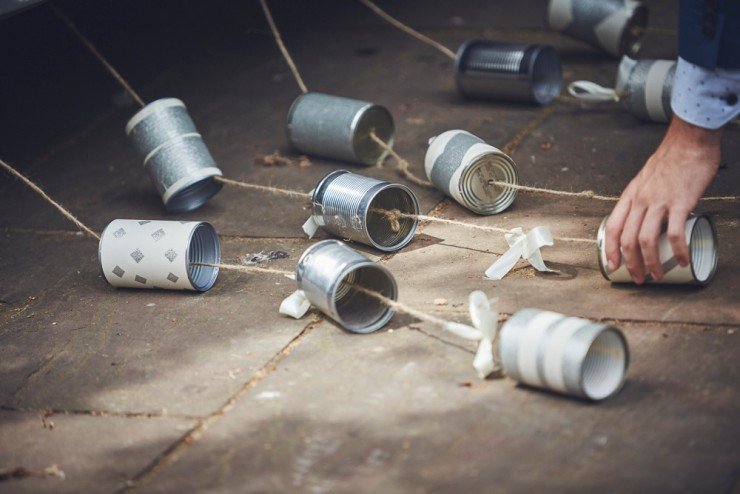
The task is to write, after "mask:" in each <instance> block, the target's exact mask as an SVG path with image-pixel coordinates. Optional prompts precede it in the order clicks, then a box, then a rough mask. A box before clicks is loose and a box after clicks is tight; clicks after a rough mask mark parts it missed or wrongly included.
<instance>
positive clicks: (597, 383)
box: [581, 329, 627, 400]
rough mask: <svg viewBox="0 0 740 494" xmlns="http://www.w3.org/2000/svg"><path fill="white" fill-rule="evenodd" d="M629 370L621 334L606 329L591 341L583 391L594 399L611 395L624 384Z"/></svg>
mask: <svg viewBox="0 0 740 494" xmlns="http://www.w3.org/2000/svg"><path fill="white" fill-rule="evenodd" d="M626 370H627V349H626V348H625V343H624V340H623V339H622V337H621V335H620V334H619V333H617V332H616V331H614V330H612V329H606V330H604V331H602V332H601V333H599V335H598V336H597V337H596V339H594V341H593V342H592V343H591V346H590V347H589V349H588V352H587V353H586V358H585V359H584V361H583V368H582V370H581V379H582V381H583V392H584V393H585V394H586V396H587V397H588V398H590V399H592V400H602V399H604V398H607V397H608V396H611V395H612V394H614V393H615V392H616V391H618V390H619V388H620V387H621V386H622V382H624V373H625V372H626Z"/></svg>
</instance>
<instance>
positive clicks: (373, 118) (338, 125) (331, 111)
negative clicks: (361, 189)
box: [286, 93, 395, 165]
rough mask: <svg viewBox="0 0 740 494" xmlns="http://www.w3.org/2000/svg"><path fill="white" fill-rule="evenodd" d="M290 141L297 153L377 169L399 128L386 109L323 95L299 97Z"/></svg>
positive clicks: (290, 116)
mask: <svg viewBox="0 0 740 494" xmlns="http://www.w3.org/2000/svg"><path fill="white" fill-rule="evenodd" d="M286 132H287V134H288V141H290V143H291V144H292V145H293V147H295V148H296V149H297V150H299V151H301V152H303V153H306V154H313V155H316V156H324V157H326V158H332V159H335V160H342V161H350V162H352V163H358V164H361V165H374V164H375V163H377V162H378V161H379V160H381V159H383V158H385V156H386V155H387V154H388V151H387V150H386V149H384V148H383V147H382V146H381V145H379V144H378V143H377V142H375V141H374V140H373V139H372V138H371V136H370V134H371V133H374V134H375V136H376V137H377V138H378V139H380V140H381V141H383V142H385V143H386V144H388V146H390V147H392V146H393V136H394V134H395V126H394V124H393V117H392V116H391V112H390V111H388V110H387V109H386V108H385V107H383V106H380V105H376V104H375V103H370V102H368V101H361V100H357V99H350V98H343V97H340V96H333V95H330V94H323V93H306V94H302V95H300V96H298V97H297V98H296V99H295V101H294V102H293V105H292V106H291V107H290V110H289V111H288V122H287V125H286Z"/></svg>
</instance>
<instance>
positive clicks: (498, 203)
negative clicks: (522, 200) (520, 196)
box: [424, 130, 519, 214]
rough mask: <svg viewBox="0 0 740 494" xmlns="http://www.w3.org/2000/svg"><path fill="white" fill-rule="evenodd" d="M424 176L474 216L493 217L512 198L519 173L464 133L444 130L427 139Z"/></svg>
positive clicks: (501, 156) (500, 154) (499, 153)
mask: <svg viewBox="0 0 740 494" xmlns="http://www.w3.org/2000/svg"><path fill="white" fill-rule="evenodd" d="M424 170H425V172H426V175H427V177H428V178H429V180H431V182H432V183H433V184H434V186H435V187H437V188H438V189H439V190H441V191H442V192H444V193H445V194H446V195H447V196H449V197H451V198H453V199H454V200H456V201H457V202H458V203H459V204H460V205H462V206H465V207H466V208H468V209H469V210H471V211H473V212H474V213H478V214H497V213H500V212H502V211H504V210H505V209H506V208H508V207H509V206H510V205H511V203H512V202H514V199H515V198H516V189H514V188H511V187H506V186H501V185H497V184H496V183H495V182H498V183H504V182H505V183H508V184H513V185H518V184H519V170H518V168H517V166H516V163H514V160H512V159H511V158H510V157H508V156H507V155H506V154H504V153H503V152H502V151H500V150H499V149H497V148H495V147H493V146H491V145H489V144H486V143H485V142H484V141H483V139H481V138H480V137H476V136H474V135H473V134H471V133H470V132H466V131H464V130H448V131H447V132H443V133H442V134H440V135H438V136H436V137H432V138H431V139H430V140H429V148H428V149H427V153H426V156H425V158H424Z"/></svg>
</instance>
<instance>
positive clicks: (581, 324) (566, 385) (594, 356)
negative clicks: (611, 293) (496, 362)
mask: <svg viewBox="0 0 740 494" xmlns="http://www.w3.org/2000/svg"><path fill="white" fill-rule="evenodd" d="M499 351H500V355H501V363H502V365H503V367H504V371H505V372H506V374H507V375H508V376H509V377H511V378H512V379H514V380H516V381H518V382H520V383H522V384H526V385H529V386H533V387H536V388H542V389H547V390H550V391H555V392H557V393H562V394H566V395H570V396H575V397H578V398H585V399H588V400H593V401H599V400H603V399H605V398H608V397H610V396H613V395H614V394H616V393H617V392H618V391H619V390H620V389H621V388H622V385H623V384H624V381H625V378H626V375H627V367H628V365H629V349H628V346H627V340H626V339H625V337H624V335H623V334H622V332H621V331H620V330H619V329H617V328H613V327H611V326H607V325H605V324H600V323H595V322H592V321H589V320H588V319H581V318H580V317H568V316H565V315H563V314H558V313H557V312H550V311H546V310H539V309H522V310H520V311H517V312H516V313H515V314H514V315H512V316H511V317H510V318H509V319H508V320H507V321H506V323H505V324H504V325H503V327H502V328H501V336H500V343H499Z"/></svg>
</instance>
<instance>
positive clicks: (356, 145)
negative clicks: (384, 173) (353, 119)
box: [352, 105, 395, 165]
mask: <svg viewBox="0 0 740 494" xmlns="http://www.w3.org/2000/svg"><path fill="white" fill-rule="evenodd" d="M371 132H375V135H376V136H378V138H379V139H380V140H381V141H383V142H385V143H387V144H388V146H391V147H393V135H394V134H395V126H394V125H393V117H392V116H391V114H390V112H389V111H388V110H386V109H385V108H383V107H382V106H379V105H373V106H371V107H369V108H367V109H366V110H364V111H363V112H362V113H361V115H360V117H359V120H358V121H357V123H356V125H355V129H354V132H353V133H352V146H353V149H354V151H355V156H356V157H357V160H358V161H360V162H361V163H364V164H366V165H374V164H375V163H376V162H377V161H378V160H380V159H382V158H385V156H386V155H387V154H388V151H386V150H385V149H384V148H383V147H382V146H380V145H379V144H378V143H376V142H375V141H374V140H373V139H372V138H371V137H370V133H371Z"/></svg>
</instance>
